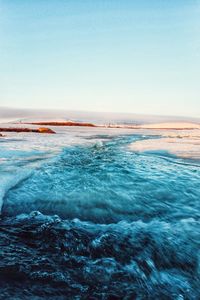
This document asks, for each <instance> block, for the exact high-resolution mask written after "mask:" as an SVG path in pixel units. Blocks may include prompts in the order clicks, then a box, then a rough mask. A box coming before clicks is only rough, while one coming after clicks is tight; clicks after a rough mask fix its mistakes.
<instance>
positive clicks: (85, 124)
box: [25, 121, 97, 127]
mask: <svg viewBox="0 0 200 300" xmlns="http://www.w3.org/2000/svg"><path fill="white" fill-rule="evenodd" d="M25 124H31V125H46V126H84V127H97V125H95V124H92V123H82V122H71V121H67V122H32V123H25Z"/></svg>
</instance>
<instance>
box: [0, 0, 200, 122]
mask: <svg viewBox="0 0 200 300" xmlns="http://www.w3.org/2000/svg"><path fill="white" fill-rule="evenodd" d="M199 78H200V0H151V1H149V0H66V1H65V0H48V1H47V0H34V1H27V0H0V106H6V107H19V108H23V107H25V108H47V107H48V108H56V109H69V110H86V111H109V112H129V113H131V112H132V113H143V114H161V115H185V116H194V117H195V116H197V117H198V116H200V84H199Z"/></svg>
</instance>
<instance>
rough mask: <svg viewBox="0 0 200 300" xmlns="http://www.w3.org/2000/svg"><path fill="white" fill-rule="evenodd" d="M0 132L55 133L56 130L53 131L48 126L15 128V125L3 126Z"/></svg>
mask: <svg viewBox="0 0 200 300" xmlns="http://www.w3.org/2000/svg"><path fill="white" fill-rule="evenodd" d="M0 132H36V133H51V134H52V133H55V131H53V130H52V129H50V128H46V127H40V128H37V129H33V128H19V127H18V128H15V127H9V128H6V127H3V128H0Z"/></svg>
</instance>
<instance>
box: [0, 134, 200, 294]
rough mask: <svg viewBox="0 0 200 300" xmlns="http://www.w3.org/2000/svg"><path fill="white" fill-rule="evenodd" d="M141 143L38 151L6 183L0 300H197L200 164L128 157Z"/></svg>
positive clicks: (103, 139)
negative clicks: (17, 175)
mask: <svg viewBox="0 0 200 300" xmlns="http://www.w3.org/2000/svg"><path fill="white" fill-rule="evenodd" d="M87 138H88V139H90V141H92V139H94V137H92V136H91V137H87ZM141 138H144V137H141V136H140V135H127V136H115V137H111V136H106V135H105V136H99V137H98V136H96V137H95V142H94V143H93V142H91V143H86V144H78V145H71V146H66V147H64V146H63V147H62V151H58V152H55V154H54V155H52V156H51V155H49V154H46V158H45V159H44V160H43V159H42V158H40V153H39V151H38V154H37V150H35V153H34V158H33V159H32V160H31V159H30V158H29V159H27V161H26V163H27V168H25V169H26V170H27V173H26V174H25V175H24V176H22V177H21V179H20V180H18V181H17V180H16V181H14V183H13V184H11V185H10V186H9V185H8V184H7V183H6V185H5V186H6V188H5V190H4V192H2V191H1V193H2V210H1V220H0V223H1V224H0V228H1V231H0V232H1V233H0V243H1V250H0V279H1V281H0V290H1V297H2V299H103V300H104V299H110V300H112V299H130V300H132V299H138V300H141V299H175V300H183V299H200V288H199V287H200V164H199V163H197V162H193V161H189V160H187V161H186V160H183V159H178V158H176V157H173V156H166V155H163V154H162V153H134V152H133V151H130V149H129V144H130V143H131V142H133V141H134V140H138V139H141ZM145 138H148V137H145ZM44 156H45V155H43V156H41V157H44ZM38 161H39V163H38ZM6 163H7V162H6V159H4V164H6ZM12 163H13V164H14V163H15V164H16V169H17V168H18V169H21V168H22V167H23V168H24V165H23V163H22V162H21V161H20V160H19V159H16V160H13V162H12ZM22 165H23V166H22ZM30 165H31V167H30ZM7 170H8V171H9V167H8V166H7ZM3 171H5V170H3V169H1V172H3ZM2 174H3V173H2ZM2 176H3V175H2ZM2 178H3V177H2ZM13 178H14V175H13ZM12 180H13V179H12ZM2 182H3V181H2Z"/></svg>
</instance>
